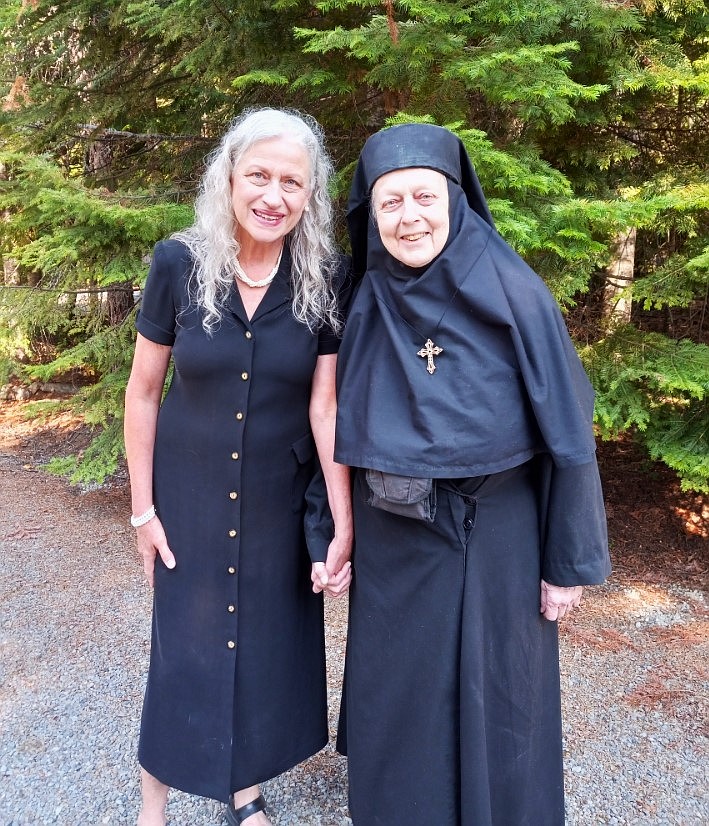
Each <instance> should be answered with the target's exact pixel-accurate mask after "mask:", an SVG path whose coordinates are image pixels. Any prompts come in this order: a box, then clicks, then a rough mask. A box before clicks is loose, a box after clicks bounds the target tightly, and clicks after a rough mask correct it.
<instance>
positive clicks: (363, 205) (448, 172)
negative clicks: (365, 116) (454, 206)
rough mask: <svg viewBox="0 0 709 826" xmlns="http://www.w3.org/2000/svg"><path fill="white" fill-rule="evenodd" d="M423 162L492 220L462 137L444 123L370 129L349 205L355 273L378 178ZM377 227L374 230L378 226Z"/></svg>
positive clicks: (363, 253)
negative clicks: (371, 195)
mask: <svg viewBox="0 0 709 826" xmlns="http://www.w3.org/2000/svg"><path fill="white" fill-rule="evenodd" d="M410 167H423V168H426V169H435V170H436V171H437V172H441V173H442V174H443V175H445V176H446V178H448V179H449V180H451V181H453V183H455V184H458V186H460V187H461V189H462V190H463V192H464V193H465V195H466V198H467V200H468V204H469V205H470V208H471V209H473V210H474V211H475V212H476V213H477V214H478V215H479V216H480V217H481V218H482V219H483V220H484V221H485V222H486V223H488V224H489V225H490V226H491V227H492V226H494V223H493V220H492V215H491V214H490V210H489V209H488V206H487V201H486V200H485V196H484V195H483V191H482V187H481V186H480V182H479V181H478V176H477V175H476V174H475V170H474V169H473V165H472V164H471V163H470V158H469V157H468V153H467V152H466V151H465V147H464V146H463V144H462V142H461V140H460V138H458V137H457V136H456V135H454V134H453V133H452V132H449V131H448V129H444V128H443V127H442V126H433V125H430V124H414V123H412V124H403V125H401V126H393V127H392V128H391V129H385V130H383V131H382V132H377V133H375V134H374V135H372V137H371V138H369V140H368V141H367V143H366V144H365V145H364V148H363V149H362V153H361V155H360V157H359V162H358V164H357V168H356V169H355V173H354V178H353V180H352V186H351V188H350V198H349V203H348V206H347V226H348V228H349V232H350V240H351V242H352V266H353V270H354V273H355V276H356V277H360V276H361V275H362V274H363V273H364V271H365V270H366V269H367V248H368V244H367V236H368V231H369V230H368V228H370V221H369V196H370V193H371V191H372V186H374V183H375V181H376V180H377V179H378V178H380V177H381V176H382V175H385V174H386V173H387V172H392V171H393V170H395V169H406V168H410ZM375 232H376V230H375Z"/></svg>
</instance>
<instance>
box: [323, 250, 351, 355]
mask: <svg viewBox="0 0 709 826" xmlns="http://www.w3.org/2000/svg"><path fill="white" fill-rule="evenodd" d="M352 286H353V280H352V259H351V258H350V257H349V256H348V255H341V256H340V265H339V267H338V271H337V274H336V276H335V292H336V294H337V311H338V313H339V315H340V318H341V319H343V320H344V319H346V318H347V312H348V310H349V305H350V300H351V297H352ZM340 341H341V336H339V335H338V334H337V333H336V332H335V331H334V330H333V329H332V327H330V326H329V325H326V326H324V327H323V328H322V329H321V330H320V333H319V334H318V355H319V356H328V355H332V354H333V353H336V352H337V351H338V350H339V349H340Z"/></svg>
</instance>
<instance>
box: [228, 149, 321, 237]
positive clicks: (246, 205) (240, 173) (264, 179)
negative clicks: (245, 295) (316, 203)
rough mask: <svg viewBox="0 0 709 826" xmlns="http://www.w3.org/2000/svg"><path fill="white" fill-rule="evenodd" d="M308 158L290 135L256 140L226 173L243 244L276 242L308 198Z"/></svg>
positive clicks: (238, 230)
mask: <svg viewBox="0 0 709 826" xmlns="http://www.w3.org/2000/svg"><path fill="white" fill-rule="evenodd" d="M310 177H311V170H310V160H309V158H308V153H307V152H306V150H305V148H304V147H303V145H302V144H301V143H299V142H298V141H295V140H292V139H290V138H269V139H268V140H263V141H258V142H257V143H255V144H254V145H253V146H252V147H251V148H250V149H248V150H247V151H246V152H244V154H243V155H242V156H241V158H240V159H239V162H238V163H237V164H236V166H235V167H234V170H233V172H232V174H231V205H232V209H233V210H234V217H235V218H236V222H237V225H238V226H237V232H236V236H237V239H238V241H239V243H240V244H241V246H242V248H244V247H249V246H259V245H262V244H266V245H271V244H276V243H277V244H280V243H281V242H282V240H283V238H284V237H285V236H286V235H287V234H288V233H289V232H290V231H291V230H292V229H293V228H294V227H295V225H296V224H297V223H298V221H299V220H300V217H301V215H302V214H303V210H304V209H305V206H306V204H307V203H308V198H309V197H310Z"/></svg>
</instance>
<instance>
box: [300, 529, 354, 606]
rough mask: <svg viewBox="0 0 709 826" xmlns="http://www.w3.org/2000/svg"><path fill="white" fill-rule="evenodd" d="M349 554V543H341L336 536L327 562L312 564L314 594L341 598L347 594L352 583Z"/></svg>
mask: <svg viewBox="0 0 709 826" xmlns="http://www.w3.org/2000/svg"><path fill="white" fill-rule="evenodd" d="M351 553H352V542H351V541H341V540H339V538H338V537H337V536H336V537H335V538H334V539H333V540H332V542H331V543H330V547H329V548H328V550H327V560H326V561H325V562H314V563H313V567H312V573H311V575H310V578H311V580H312V582H313V591H314V592H315V593H316V594H319V593H320V592H321V591H326V592H327V593H328V594H329V595H330V596H331V597H341V596H343V595H344V594H345V593H347V589H348V588H349V587H350V583H351V582H352V564H351V563H350V555H351Z"/></svg>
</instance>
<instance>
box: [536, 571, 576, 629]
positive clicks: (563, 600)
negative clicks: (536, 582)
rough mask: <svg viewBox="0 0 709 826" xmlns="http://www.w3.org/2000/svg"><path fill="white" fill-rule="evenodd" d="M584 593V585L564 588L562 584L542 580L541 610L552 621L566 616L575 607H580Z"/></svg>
mask: <svg viewBox="0 0 709 826" xmlns="http://www.w3.org/2000/svg"><path fill="white" fill-rule="evenodd" d="M582 593H583V586H582V585H575V586H573V587H572V588H563V587H562V586H560V585H550V584H549V583H548V582H545V581H544V580H542V586H541V595H542V596H541V605H540V608H539V612H540V613H541V614H544V616H545V617H546V619H548V620H552V621H554V620H557V619H559V618H560V617H564V616H566V614H570V613H571V611H573V609H574V608H578V607H579V605H580V603H581V594H582Z"/></svg>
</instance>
